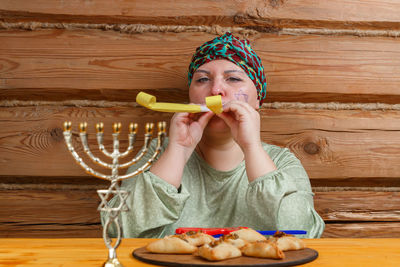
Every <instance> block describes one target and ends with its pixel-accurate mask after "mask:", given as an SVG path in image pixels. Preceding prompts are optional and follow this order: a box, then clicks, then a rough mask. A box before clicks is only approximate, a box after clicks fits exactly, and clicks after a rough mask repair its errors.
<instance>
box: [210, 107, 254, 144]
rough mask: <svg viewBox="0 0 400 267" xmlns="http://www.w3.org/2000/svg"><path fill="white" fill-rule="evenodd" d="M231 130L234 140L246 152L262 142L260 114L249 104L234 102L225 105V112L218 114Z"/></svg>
mask: <svg viewBox="0 0 400 267" xmlns="http://www.w3.org/2000/svg"><path fill="white" fill-rule="evenodd" d="M217 116H219V117H220V118H221V119H223V120H224V121H225V123H226V124H227V125H228V126H229V128H230V129H231V134H232V137H233V139H234V140H235V141H236V142H237V143H238V145H239V146H240V147H241V149H242V150H243V151H244V152H246V151H247V150H249V149H251V148H253V147H254V146H259V145H260V144H261V141H260V114H259V113H258V112H257V110H255V109H254V108H253V107H251V106H250V105H249V104H248V103H246V102H242V101H237V100H232V101H229V102H227V103H226V104H224V111H223V112H222V113H221V114H218V115H217Z"/></svg>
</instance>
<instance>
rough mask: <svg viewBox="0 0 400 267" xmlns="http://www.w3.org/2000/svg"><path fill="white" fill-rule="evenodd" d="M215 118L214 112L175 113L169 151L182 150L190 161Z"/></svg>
mask: <svg viewBox="0 0 400 267" xmlns="http://www.w3.org/2000/svg"><path fill="white" fill-rule="evenodd" d="M213 116H214V113H213V112H206V113H201V114H198V113H196V114H193V113H175V114H174V116H173V117H172V119H171V122H170V128H169V144H168V149H178V150H181V151H183V152H184V154H185V155H184V156H185V159H186V160H187V159H189V157H190V155H191V154H192V153H193V150H194V149H195V148H196V146H197V144H198V143H199V142H200V140H201V137H202V136H203V132H204V128H205V127H206V126H207V124H208V122H209V121H210V119H211V118H212V117H213Z"/></svg>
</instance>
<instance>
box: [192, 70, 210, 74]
mask: <svg viewBox="0 0 400 267" xmlns="http://www.w3.org/2000/svg"><path fill="white" fill-rule="evenodd" d="M196 72H204V73H206V74H210V72H209V71H207V70H196V71H195V72H194V73H196Z"/></svg>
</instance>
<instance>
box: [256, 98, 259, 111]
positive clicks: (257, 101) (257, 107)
mask: <svg viewBox="0 0 400 267" xmlns="http://www.w3.org/2000/svg"><path fill="white" fill-rule="evenodd" d="M255 108H256V109H259V108H260V100H259V99H258V98H257V100H256V107H255Z"/></svg>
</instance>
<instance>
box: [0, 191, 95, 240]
mask: <svg viewBox="0 0 400 267" xmlns="http://www.w3.org/2000/svg"><path fill="white" fill-rule="evenodd" d="M43 187H44V188H45V187H46V186H45V185H44V186H43ZM61 189H64V190H61ZM0 198H1V199H2V201H1V202H0V237H101V225H100V215H99V212H98V211H97V206H98V204H99V203H100V202H99V198H98V196H97V193H96V190H95V189H94V188H92V189H86V190H79V189H77V188H75V190H68V186H62V185H60V186H59V188H58V190H57V189H55V190H54V189H53V190H43V189H36V190H32V189H25V190H0Z"/></svg>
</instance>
